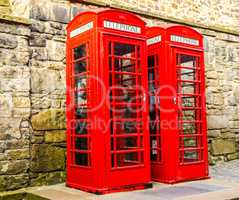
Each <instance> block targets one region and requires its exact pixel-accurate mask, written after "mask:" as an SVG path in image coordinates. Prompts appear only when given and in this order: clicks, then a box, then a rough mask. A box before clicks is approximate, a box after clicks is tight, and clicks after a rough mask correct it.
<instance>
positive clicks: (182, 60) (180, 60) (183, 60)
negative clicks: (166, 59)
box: [177, 54, 196, 67]
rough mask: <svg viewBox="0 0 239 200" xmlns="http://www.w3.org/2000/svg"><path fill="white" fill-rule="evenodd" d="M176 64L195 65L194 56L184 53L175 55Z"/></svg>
mask: <svg viewBox="0 0 239 200" xmlns="http://www.w3.org/2000/svg"><path fill="white" fill-rule="evenodd" d="M177 65H178V66H183V67H196V57H195V56H190V55H184V54H178V55H177Z"/></svg>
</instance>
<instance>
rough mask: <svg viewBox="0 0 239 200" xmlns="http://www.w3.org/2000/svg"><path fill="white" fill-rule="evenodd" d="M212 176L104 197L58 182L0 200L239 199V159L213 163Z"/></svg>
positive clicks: (1, 197)
mask: <svg viewBox="0 0 239 200" xmlns="http://www.w3.org/2000/svg"><path fill="white" fill-rule="evenodd" d="M210 176H211V179H207V180H201V181H193V182H186V183H179V184H175V185H167V184H159V183H154V187H153V188H152V189H148V190H141V191H133V192H122V193H113V194H108V195H101V196H97V195H94V194H90V193H86V192H82V191H80V190H75V189H71V188H67V187H65V184H58V185H54V186H44V187H35V188H28V189H23V190H20V191H17V193H15V192H13V193H11V192H10V194H4V193H0V200H2V199H11V200H12V199H17V200H19V199H25V200H33V199H34V200H125V199H126V200H127V199H130V200H148V199H149V200H175V199H178V200H189V199H190V200H213V199H216V200H232V199H233V200H239V160H236V161H232V162H229V163H222V164H220V165H217V166H212V167H211V168H210ZM16 194H18V198H16ZM6 195H7V196H6ZM9 195H11V196H9ZM19 195H20V196H19ZM4 196H5V198H4ZM6 197H7V198H6ZM13 197H14V198H13Z"/></svg>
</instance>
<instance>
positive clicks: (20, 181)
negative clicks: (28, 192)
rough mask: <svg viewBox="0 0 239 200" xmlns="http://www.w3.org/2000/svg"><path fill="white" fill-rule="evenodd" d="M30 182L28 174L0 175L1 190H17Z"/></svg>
mask: <svg viewBox="0 0 239 200" xmlns="http://www.w3.org/2000/svg"><path fill="white" fill-rule="evenodd" d="M28 182H29V177H28V175H27V174H22V175H11V176H8V175H7V176H6V175H4V176H0V191H6V190H16V189H19V188H23V187H26V186H27V185H28Z"/></svg>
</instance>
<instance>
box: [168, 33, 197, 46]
mask: <svg viewBox="0 0 239 200" xmlns="http://www.w3.org/2000/svg"><path fill="white" fill-rule="evenodd" d="M170 39H171V41H172V42H180V43H184V44H189V45H194V46H199V40H195V39H192V38H186V37H182V36H178V35H171V38H170Z"/></svg>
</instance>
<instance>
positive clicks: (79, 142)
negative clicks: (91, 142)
mask: <svg viewBox="0 0 239 200" xmlns="http://www.w3.org/2000/svg"><path fill="white" fill-rule="evenodd" d="M75 148H76V149H77V150H88V139H87V138H76V139H75Z"/></svg>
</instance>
